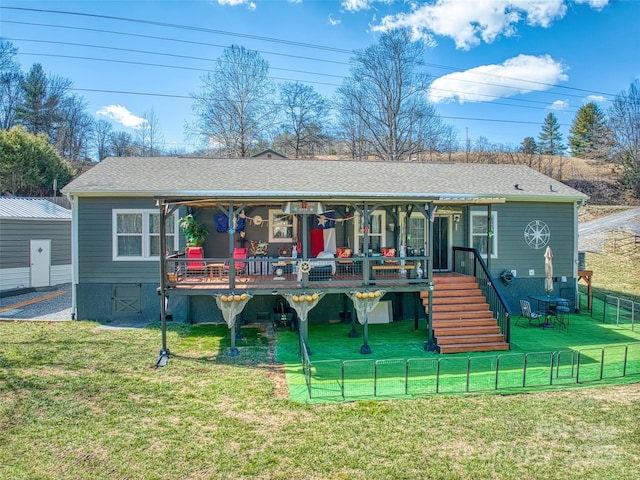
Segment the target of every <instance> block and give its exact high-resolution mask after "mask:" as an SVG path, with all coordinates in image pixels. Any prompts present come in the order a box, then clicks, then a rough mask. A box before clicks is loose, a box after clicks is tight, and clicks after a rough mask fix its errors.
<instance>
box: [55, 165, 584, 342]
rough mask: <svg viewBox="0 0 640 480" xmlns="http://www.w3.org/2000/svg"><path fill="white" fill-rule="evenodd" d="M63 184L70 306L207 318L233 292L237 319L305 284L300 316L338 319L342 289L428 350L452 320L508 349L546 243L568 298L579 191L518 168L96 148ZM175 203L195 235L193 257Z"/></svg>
mask: <svg viewBox="0 0 640 480" xmlns="http://www.w3.org/2000/svg"><path fill="white" fill-rule="evenodd" d="M63 192H64V193H66V194H67V195H68V196H69V198H70V199H71V201H72V210H73V218H74V238H76V239H77V249H75V250H74V255H75V258H74V262H75V266H76V268H75V277H74V281H73V284H74V288H75V297H74V298H75V299H76V305H74V308H75V310H76V312H75V313H76V318H79V319H90V320H98V321H109V320H113V319H116V318H127V319H140V320H143V319H144V320H158V319H162V320H166V319H167V318H170V319H173V320H174V321H185V322H210V321H220V320H222V318H223V315H222V313H221V311H220V308H219V304H218V303H216V302H217V301H218V300H219V299H220V298H222V296H224V297H225V298H229V297H230V298H232V299H233V298H234V297H235V296H238V295H241V294H242V293H247V294H248V295H249V296H250V298H251V300H250V301H248V303H246V307H245V308H244V309H243V310H242V313H241V318H242V319H244V320H245V321H251V320H256V319H260V318H264V317H265V316H269V315H270V313H271V312H272V311H273V308H274V307H275V304H276V302H277V301H278V300H279V299H282V298H283V297H285V298H288V299H291V298H292V297H293V296H296V297H297V298H306V297H308V296H309V295H311V294H312V293H318V294H320V297H321V298H319V302H318V304H317V305H314V306H313V308H310V309H309V312H308V320H309V321H330V320H337V319H342V320H348V318H349V317H351V318H353V317H354V316H355V313H354V311H353V294H354V292H363V293H375V292H378V294H381V293H384V296H383V298H382V300H383V301H385V302H387V301H388V302H391V303H390V304H388V305H390V306H391V312H392V317H393V318H392V319H390V320H393V319H395V320H398V319H405V318H409V319H411V318H412V319H413V320H414V321H415V323H416V326H418V325H419V321H420V320H421V319H425V318H430V319H431V320H432V321H430V322H428V325H429V330H430V334H429V339H430V340H429V343H431V342H432V336H433V337H435V338H433V342H437V344H438V345H437V348H438V349H439V350H440V351H444V350H446V349H445V348H444V345H445V344H447V343H450V344H456V345H457V344H458V343H456V342H457V341H458V340H450V339H448V340H446V341H445V336H446V335H445V334H453V333H452V332H454V331H456V332H458V333H459V329H460V328H462V327H464V328H471V330H470V331H472V332H474V333H473V335H476V334H478V335H480V334H482V335H484V334H486V335H487V339H489V340H488V341H487V343H486V344H485V345H475V343H478V344H479V343H481V342H471V343H474V345H472V346H471V347H472V348H470V349H471V350H474V349H475V350H482V349H489V350H490V349H492V348H505V345H506V348H508V340H509V313H510V311H511V310H513V311H518V312H519V310H518V309H519V306H518V305H519V300H520V299H521V298H526V297H527V296H528V295H533V294H536V293H538V294H539V293H542V292H544V281H545V270H544V261H545V259H544V252H545V248H546V247H547V246H550V247H551V248H552V250H553V254H554V257H553V262H554V275H555V277H554V279H553V280H554V281H555V283H554V285H555V287H556V289H557V292H556V293H558V294H559V293H562V294H566V295H568V296H574V295H575V291H576V288H577V278H578V270H577V267H578V249H577V245H578V243H577V232H578V209H579V207H580V206H581V205H582V204H583V203H584V201H585V200H586V199H587V197H586V196H585V195H584V194H582V193H580V192H578V191H576V190H574V189H572V188H569V187H567V186H566V185H564V184H562V183H560V182H557V181H555V180H553V179H551V178H549V177H547V176H545V175H543V174H541V173H539V172H536V171H534V170H532V169H530V168H528V167H525V166H521V165H480V164H454V163H411V162H406V163H405V162H399V163H391V162H362V161H347V160H300V159H296V160H291V159H280V158H232V159H214V158H186V157H185V158H182V157H165V158H108V159H105V160H103V161H102V162H100V163H99V164H98V165H96V166H95V167H93V168H92V169H91V170H90V171H88V172H86V173H84V174H83V175H81V176H79V177H78V178H76V179H75V180H73V181H72V182H71V183H70V184H69V185H67V186H66V187H65V188H64V189H63ZM188 214H190V215H191V216H192V218H193V219H194V220H195V221H197V222H199V223H200V224H201V226H203V227H204V228H205V229H206V230H207V231H208V235H207V236H206V238H205V240H204V243H203V244H202V246H201V247H200V248H199V249H198V250H197V253H198V255H200V257H199V258H197V259H195V260H194V259H193V258H187V256H185V254H184V252H185V239H184V236H183V235H182V234H181V231H180V228H179V219H180V218H183V217H185V216H186V215H188ZM240 247H244V248H247V249H248V250H249V251H248V254H247V255H244V256H242V258H237V255H234V250H235V251H236V252H237V250H236V249H237V248H240ZM234 257H236V258H234ZM467 282H468V283H467ZM159 293H160V295H159ZM302 293H305V297H302ZM307 294H309V295H307ZM245 297H246V296H245ZM290 303H291V302H290ZM480 310H485V311H483V312H480ZM487 316H488V317H490V321H488V323H492V325H486V323H487V319H486V317H487ZM467 320H468V321H469V322H470V325H462V323H464V322H463V321H465V322H466V321H467ZM446 322H457V323H446ZM303 323H305V326H306V322H303ZM489 326H490V327H491V328H490V329H489V328H488V327H489ZM480 327H483V328H484V327H487V329H486V330H487V331H486V332H484V330H483V328H480ZM497 336H500V338H499V339H498V338H497ZM466 338H467V340H466V341H467V343H469V340H468V338H469V335H467V336H466ZM467 349H469V348H467ZM454 350H455V349H451V351H454Z"/></svg>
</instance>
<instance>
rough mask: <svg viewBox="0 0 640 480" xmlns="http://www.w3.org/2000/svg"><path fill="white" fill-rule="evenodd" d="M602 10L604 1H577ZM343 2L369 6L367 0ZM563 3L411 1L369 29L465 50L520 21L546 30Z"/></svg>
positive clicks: (505, 33) (513, 30)
mask: <svg viewBox="0 0 640 480" xmlns="http://www.w3.org/2000/svg"><path fill="white" fill-rule="evenodd" d="M578 1H580V2H582V3H585V2H586V3H588V4H589V5H590V6H591V7H592V8H596V9H602V8H603V7H604V6H605V5H606V4H607V0H578ZM345 3H349V4H354V5H356V4H357V5H359V4H365V3H366V4H369V3H370V2H369V1H367V0H350V1H348V2H343V5H344V4H345ZM566 3H567V1H566V0H491V1H478V0H436V1H435V2H434V3H417V2H411V3H410V5H411V7H410V8H411V11H409V12H408V13H404V12H403V13H398V14H395V15H387V16H386V17H384V18H383V19H382V20H381V21H380V23H379V24H378V25H375V26H374V27H373V29H374V30H375V31H380V32H387V31H390V30H394V29H396V28H399V27H407V28H410V29H411V31H412V32H413V36H414V38H416V39H418V38H422V39H423V40H425V41H426V42H427V43H428V44H431V45H435V37H438V36H441V37H449V38H451V39H452V40H453V41H454V42H455V44H456V48H459V49H462V50H469V49H470V48H472V47H475V46H477V45H479V44H480V43H481V42H485V43H491V42H493V41H494V40H495V39H496V38H498V37H499V36H501V35H503V36H506V37H509V36H512V35H514V34H515V33H516V28H515V27H516V25H517V24H518V23H520V22H522V21H526V23H527V24H529V25H532V26H540V27H545V28H546V27H549V26H550V25H551V23H552V22H553V21H554V20H557V19H560V18H563V17H564V16H565V14H566V13H567V6H566Z"/></svg>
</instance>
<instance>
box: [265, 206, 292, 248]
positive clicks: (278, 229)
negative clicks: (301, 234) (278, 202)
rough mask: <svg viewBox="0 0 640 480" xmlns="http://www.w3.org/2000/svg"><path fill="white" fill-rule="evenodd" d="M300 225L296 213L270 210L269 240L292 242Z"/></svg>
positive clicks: (273, 241)
mask: <svg viewBox="0 0 640 480" xmlns="http://www.w3.org/2000/svg"><path fill="white" fill-rule="evenodd" d="M297 225H298V222H297V218H296V216H295V215H292V214H290V213H284V212H283V211H282V210H269V242H272V243H292V242H293V241H294V238H295V236H296V227H297Z"/></svg>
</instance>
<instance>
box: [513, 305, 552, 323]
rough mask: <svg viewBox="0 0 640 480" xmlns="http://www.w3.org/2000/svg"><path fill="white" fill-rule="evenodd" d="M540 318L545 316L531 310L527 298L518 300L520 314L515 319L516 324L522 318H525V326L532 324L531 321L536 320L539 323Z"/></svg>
mask: <svg viewBox="0 0 640 480" xmlns="http://www.w3.org/2000/svg"><path fill="white" fill-rule="evenodd" d="M540 318H545V315H544V314H543V313H540V312H534V311H533V310H531V304H530V303H529V302H528V301H527V300H520V316H519V317H518V319H517V320H516V325H518V324H519V323H520V320H522V319H526V320H527V325H526V326H527V327H528V326H529V325H531V324H533V322H538V325H540ZM524 326H525V325H522V327H524Z"/></svg>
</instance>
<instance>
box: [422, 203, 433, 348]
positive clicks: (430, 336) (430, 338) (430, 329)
mask: <svg viewBox="0 0 640 480" xmlns="http://www.w3.org/2000/svg"><path fill="white" fill-rule="evenodd" d="M434 208H435V206H434V204H433V201H431V202H429V217H428V225H429V232H428V233H429V251H428V252H425V253H426V254H428V255H429V257H428V258H429V261H428V263H427V278H428V279H429V286H428V295H429V296H428V299H429V307H428V314H427V316H428V317H429V318H428V322H427V325H428V334H427V343H426V345H425V346H424V349H425V350H426V351H427V352H433V351H435V350H436V343H435V342H434V341H433V289H434V285H433V221H432V220H431V219H435V211H434Z"/></svg>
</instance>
